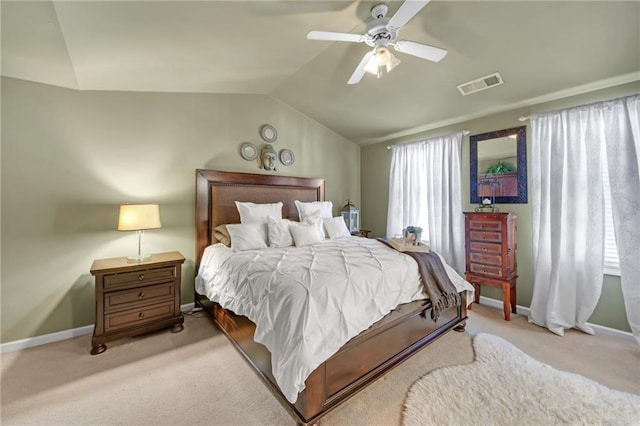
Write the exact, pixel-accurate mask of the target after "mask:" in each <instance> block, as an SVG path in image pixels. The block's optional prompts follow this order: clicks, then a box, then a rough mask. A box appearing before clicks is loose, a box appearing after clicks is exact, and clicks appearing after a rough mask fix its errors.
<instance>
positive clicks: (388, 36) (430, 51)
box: [307, 0, 447, 84]
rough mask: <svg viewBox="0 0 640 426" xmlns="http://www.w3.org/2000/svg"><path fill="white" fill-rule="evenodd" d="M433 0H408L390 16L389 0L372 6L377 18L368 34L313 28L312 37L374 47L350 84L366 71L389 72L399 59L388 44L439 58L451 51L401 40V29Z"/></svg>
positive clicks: (407, 51)
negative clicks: (315, 29) (399, 37)
mask: <svg viewBox="0 0 640 426" xmlns="http://www.w3.org/2000/svg"><path fill="white" fill-rule="evenodd" d="M427 3H429V0H405V2H404V3H402V5H401V6H400V8H399V9H398V11H397V12H396V13H395V15H393V16H392V17H391V18H387V17H386V15H387V11H388V10H389V8H388V7H387V5H386V4H378V5H376V6H374V7H373V8H372V9H371V16H372V17H373V20H372V21H371V22H369V23H368V24H367V33H366V34H350V33H335V32H329V31H309V33H307V38H308V39H309V40H329V41H349V42H352V43H362V42H364V43H366V44H367V45H369V46H371V47H373V50H371V51H370V52H367V54H366V55H364V57H363V58H362V60H361V61H360V63H359V64H358V66H357V67H356V69H355V71H354V72H353V74H351V78H349V81H347V84H357V83H358V82H360V80H361V79H362V77H363V76H364V73H365V72H370V73H372V74H375V75H377V76H378V77H380V76H381V75H382V70H383V69H386V71H387V72H389V71H391V70H392V69H394V68H395V67H396V66H397V65H398V64H399V63H400V60H398V59H397V58H396V57H395V56H393V54H392V53H391V52H390V51H389V49H388V48H387V46H392V47H393V48H394V49H395V50H396V51H398V52H402V53H406V54H409V55H413V56H417V57H418V58H422V59H427V60H429V61H433V62H439V61H440V60H441V59H442V58H444V57H445V55H446V54H447V50H445V49H441V48H439V47H434V46H429V45H427V44H422V43H416V42H415V41H407V40H397V41H396V39H397V37H398V31H399V30H400V29H401V28H402V27H403V26H404V25H405V24H406V23H407V22H409V20H410V19H411V18H413V17H414V16H415V15H416V14H417V13H418V12H420V10H421V9H422V8H423V7H424V6H426V4H427Z"/></svg>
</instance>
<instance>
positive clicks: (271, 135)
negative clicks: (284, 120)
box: [260, 124, 278, 143]
mask: <svg viewBox="0 0 640 426" xmlns="http://www.w3.org/2000/svg"><path fill="white" fill-rule="evenodd" d="M260 136H262V139H264V140H265V142H269V143H272V142H275V141H276V139H278V131H277V130H276V128H275V127H273V126H271V125H269V124H265V125H264V126H262V128H261V129H260Z"/></svg>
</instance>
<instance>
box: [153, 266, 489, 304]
mask: <svg viewBox="0 0 640 426" xmlns="http://www.w3.org/2000/svg"><path fill="white" fill-rule="evenodd" d="M482 272H484V273H485V274H486V273H487V270H486V269H484V270H483V271H482ZM141 315H142V314H141Z"/></svg>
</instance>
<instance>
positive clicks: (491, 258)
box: [471, 251, 502, 266]
mask: <svg viewBox="0 0 640 426" xmlns="http://www.w3.org/2000/svg"><path fill="white" fill-rule="evenodd" d="M471 261H472V262H476V263H483V264H485V265H495V266H502V256H501V255H499V254H485V253H477V252H474V251H472V252H471Z"/></svg>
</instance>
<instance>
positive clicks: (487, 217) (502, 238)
mask: <svg viewBox="0 0 640 426" xmlns="http://www.w3.org/2000/svg"><path fill="white" fill-rule="evenodd" d="M517 219H518V218H517V216H516V214H515V213H511V212H504V213H503V212H498V213H471V212H469V213H465V260H466V272H465V277H466V279H467V281H469V282H470V283H471V284H473V286H474V287H475V290H476V294H475V302H476V303H478V301H479V300H480V286H481V285H486V286H490V287H498V288H501V289H502V296H503V306H504V316H505V319H506V320H510V319H511V315H510V314H511V313H512V312H513V313H515V312H516V279H517V278H518V273H517V269H518V268H517V266H518V264H517V244H516V229H517Z"/></svg>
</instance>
